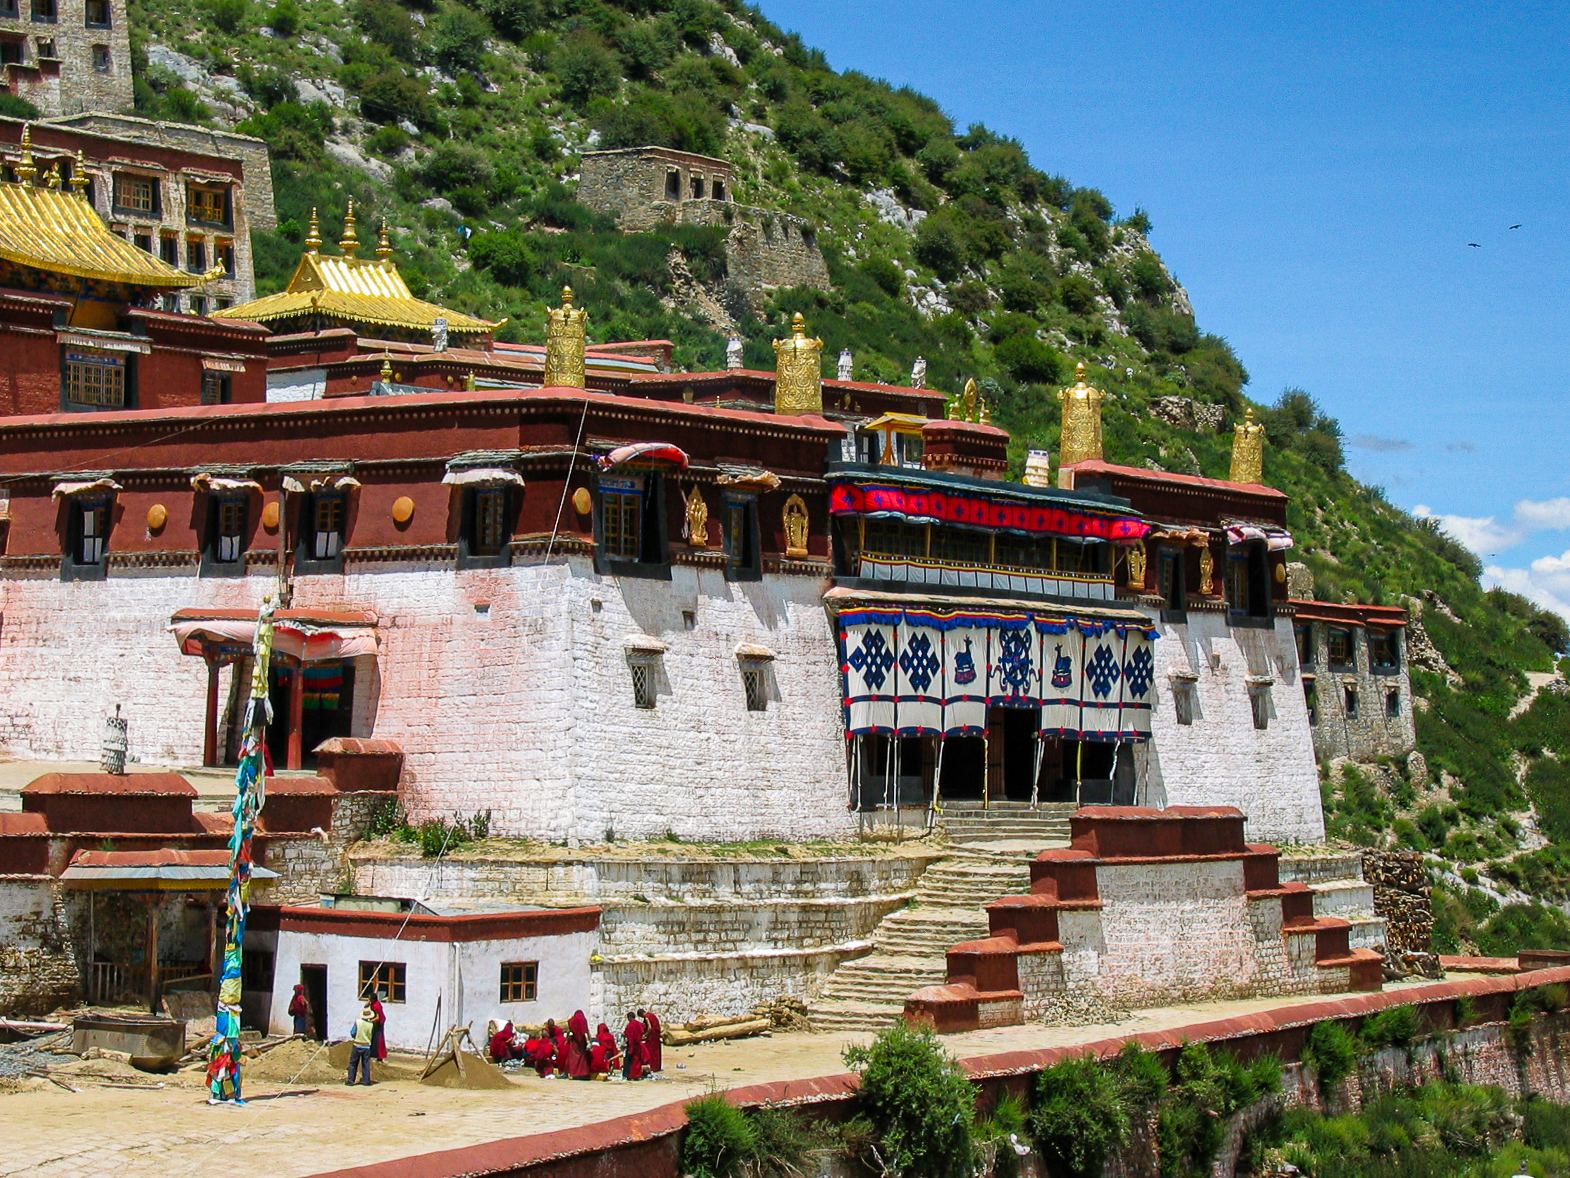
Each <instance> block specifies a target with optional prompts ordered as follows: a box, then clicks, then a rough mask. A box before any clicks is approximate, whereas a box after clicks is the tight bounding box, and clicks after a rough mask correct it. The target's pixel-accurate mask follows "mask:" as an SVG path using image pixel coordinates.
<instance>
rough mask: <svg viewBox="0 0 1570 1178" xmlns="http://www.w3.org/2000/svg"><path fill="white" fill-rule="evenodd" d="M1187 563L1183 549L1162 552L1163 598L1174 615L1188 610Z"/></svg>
mask: <svg viewBox="0 0 1570 1178" xmlns="http://www.w3.org/2000/svg"><path fill="white" fill-rule="evenodd" d="M1187 563H1188V562H1187V560H1186V556H1185V553H1184V551H1183V549H1181V548H1176V549H1174V548H1163V549H1162V550H1161V596H1162V597H1164V598H1165V599H1166V603H1167V609H1169V610H1170V611H1172V612H1173V613H1179V614H1180V613H1182V612H1183V611H1184V610H1186V609H1187V608H1188V584H1187V574H1188V568H1187Z"/></svg>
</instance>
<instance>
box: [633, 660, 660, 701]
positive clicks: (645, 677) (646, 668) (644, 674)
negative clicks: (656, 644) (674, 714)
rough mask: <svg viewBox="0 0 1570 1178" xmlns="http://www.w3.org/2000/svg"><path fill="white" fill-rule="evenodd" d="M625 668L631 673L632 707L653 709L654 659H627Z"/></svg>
mask: <svg viewBox="0 0 1570 1178" xmlns="http://www.w3.org/2000/svg"><path fill="white" fill-rule="evenodd" d="M627 667H628V669H629V670H630V671H631V672H632V703H633V706H634V707H637V708H652V707H654V704H655V690H654V672H655V659H654V658H653V657H652V656H644V657H641V658H637V657H635V658H629V659H628V660H627Z"/></svg>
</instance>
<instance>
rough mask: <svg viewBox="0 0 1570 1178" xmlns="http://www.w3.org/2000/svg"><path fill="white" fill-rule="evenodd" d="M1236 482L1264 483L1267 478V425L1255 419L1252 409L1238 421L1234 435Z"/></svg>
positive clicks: (1233, 468) (1233, 449)
mask: <svg viewBox="0 0 1570 1178" xmlns="http://www.w3.org/2000/svg"><path fill="white" fill-rule="evenodd" d="M1230 478H1231V481H1232V482H1234V483H1262V482H1264V480H1265V427H1264V426H1262V425H1258V424H1256V423H1255V421H1254V411H1253V410H1252V409H1250V410H1249V411H1248V412H1247V413H1246V414H1244V416H1243V420H1242V421H1240V422H1238V423H1237V431H1236V432H1235V433H1234V434H1233V435H1232V473H1231V475H1230Z"/></svg>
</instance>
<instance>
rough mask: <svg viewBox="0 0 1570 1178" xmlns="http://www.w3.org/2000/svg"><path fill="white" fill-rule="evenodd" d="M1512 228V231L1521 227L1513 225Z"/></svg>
mask: <svg viewBox="0 0 1570 1178" xmlns="http://www.w3.org/2000/svg"><path fill="white" fill-rule="evenodd" d="M1510 228H1512V229H1519V228H1521V226H1519V225H1512V226H1510Z"/></svg>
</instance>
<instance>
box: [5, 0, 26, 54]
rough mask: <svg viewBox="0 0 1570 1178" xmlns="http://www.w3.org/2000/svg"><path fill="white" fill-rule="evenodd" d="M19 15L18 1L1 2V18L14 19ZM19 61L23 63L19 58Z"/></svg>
mask: <svg viewBox="0 0 1570 1178" xmlns="http://www.w3.org/2000/svg"><path fill="white" fill-rule="evenodd" d="M17 15H18V9H17V7H16V0H0V16H9V17H13V18H14V17H16V16H17ZM17 60H18V61H21V60H22V59H21V58H20V57H19V58H17Z"/></svg>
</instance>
